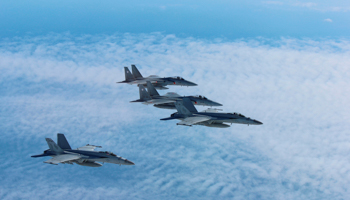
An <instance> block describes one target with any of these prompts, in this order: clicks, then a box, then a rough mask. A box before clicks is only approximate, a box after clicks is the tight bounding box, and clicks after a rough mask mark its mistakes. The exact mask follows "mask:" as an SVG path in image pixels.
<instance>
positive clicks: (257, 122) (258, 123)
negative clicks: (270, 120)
mask: <svg viewBox="0 0 350 200" xmlns="http://www.w3.org/2000/svg"><path fill="white" fill-rule="evenodd" d="M253 121H254V123H255V124H256V125H262V124H263V123H262V122H260V121H258V120H253Z"/></svg>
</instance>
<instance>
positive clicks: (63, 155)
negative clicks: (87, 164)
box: [44, 154, 81, 165]
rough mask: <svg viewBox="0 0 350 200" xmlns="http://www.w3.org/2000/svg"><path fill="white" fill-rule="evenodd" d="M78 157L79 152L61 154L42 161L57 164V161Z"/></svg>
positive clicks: (62, 161) (61, 161)
mask: <svg viewBox="0 0 350 200" xmlns="http://www.w3.org/2000/svg"><path fill="white" fill-rule="evenodd" d="M79 158H81V156H80V155H79V154H61V155H57V156H55V157H53V158H51V159H50V160H47V161H45V162H44V163H49V164H54V165H57V164H58V163H64V162H67V161H72V160H77V159H79Z"/></svg>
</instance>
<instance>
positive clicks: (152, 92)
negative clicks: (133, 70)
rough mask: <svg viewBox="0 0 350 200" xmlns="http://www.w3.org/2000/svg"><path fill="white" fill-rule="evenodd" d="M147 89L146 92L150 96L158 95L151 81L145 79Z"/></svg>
mask: <svg viewBox="0 0 350 200" xmlns="http://www.w3.org/2000/svg"><path fill="white" fill-rule="evenodd" d="M147 90H148V94H149V95H150V96H151V97H152V96H159V93H158V92H157V90H156V88H154V86H153V85H152V83H151V82H149V81H147Z"/></svg>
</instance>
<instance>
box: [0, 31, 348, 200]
mask: <svg viewBox="0 0 350 200" xmlns="http://www.w3.org/2000/svg"><path fill="white" fill-rule="evenodd" d="M131 64H136V66H137V67H138V68H139V70H140V72H141V73H142V75H144V76H148V75H159V76H161V77H166V76H182V77H184V78H185V79H187V80H190V81H193V82H195V83H197V84H198V86H196V87H179V86H170V87H169V88H170V89H169V90H165V91H159V92H160V93H161V94H165V93H166V92H177V93H178V94H180V95H195V94H197V95H204V96H206V97H208V98H209V99H211V100H214V101H217V102H219V103H222V104H223V105H224V106H223V107H221V109H223V110H224V111H225V112H240V113H242V114H244V115H246V116H248V117H251V118H253V119H257V120H259V121H261V122H263V123H264V124H263V125H261V126H246V125H239V124H236V125H235V124H233V125H232V126H231V127H230V128H227V129H218V128H209V127H202V126H193V127H183V126H176V122H177V121H176V120H172V121H160V120H159V119H160V118H164V117H168V116H169V115H170V114H171V113H173V112H175V110H174V111H172V110H162V109H158V108H155V107H153V106H145V105H142V104H138V103H129V101H131V100H135V99H138V98H139V96H138V95H139V94H138V88H137V87H136V86H135V85H127V84H117V83H116V82H118V81H122V80H124V70H123V67H124V66H129V67H130V65H131ZM349 66H350V43H349V41H348V40H329V39H319V40H311V39H293V38H280V39H277V40H272V39H265V38H256V39H254V40H244V39H242V40H235V41H227V40H223V39H216V40H204V39H195V38H180V37H176V36H175V35H163V34H161V33H152V34H137V35H133V34H115V35H85V36H72V35H70V34H51V35H46V36H40V37H24V38H10V39H2V40H1V41H0V130H1V135H0V149H1V152H2V156H1V160H0V171H1V172H0V198H1V199H38V198H44V199H45V198H46V199H47V198H50V199H62V198H69V199H96V198H97V199H108V198H116V199H180V198H183V199H213V198H219V199H347V198H350V195H349V192H348V188H349V187H350V172H349V169H350V165H349V164H350V163H349V162H350V160H349V159H348V155H349V151H350V146H349V142H350V136H349V134H348V130H349V128H350V127H349V119H350V118H349V117H350V106H349V97H350V95H349V94H350V81H349V80H350V79H349V77H350V70H349ZM197 109H198V110H204V109H205V107H197ZM56 133H64V134H65V135H66V137H67V139H68V141H69V142H70V145H71V146H72V147H73V148H77V147H80V146H83V145H85V144H88V143H89V144H95V145H101V146H102V147H103V148H102V150H109V151H113V152H114V153H116V154H118V155H120V156H123V157H125V158H127V159H129V160H131V161H133V162H134V163H135V166H118V165H113V164H105V165H104V166H103V167H101V168H89V167H82V166H79V165H73V166H71V165H63V164H61V165H58V166H55V165H48V164H44V163H42V162H43V161H45V160H47V159H49V158H35V159H34V158H31V157H30V156H31V155H35V154H40V153H42V151H43V150H46V149H47V148H48V146H47V144H46V142H45V137H50V138H52V139H54V140H56Z"/></svg>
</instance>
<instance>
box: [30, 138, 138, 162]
mask: <svg viewBox="0 0 350 200" xmlns="http://www.w3.org/2000/svg"><path fill="white" fill-rule="evenodd" d="M45 139H46V142H47V144H48V145H49V148H50V149H48V150H45V151H44V153H43V154H40V155H34V156H31V157H44V156H51V157H53V158H51V159H50V160H47V161H45V162H44V163H49V164H54V165H57V164H58V163H63V164H73V163H76V164H78V165H82V166H88V167H101V166H102V164H101V163H98V162H102V163H105V162H106V163H113V164H119V165H135V164H134V163H133V162H131V161H129V160H127V159H125V158H122V157H120V156H117V155H115V154H114V153H112V152H109V151H94V150H95V148H102V147H101V146H95V145H90V144H87V145H86V146H83V147H79V148H77V149H72V148H71V147H70V145H69V143H68V141H67V139H66V137H65V136H64V134H62V133H58V134H57V144H56V143H55V142H54V141H53V140H52V139H51V138H45Z"/></svg>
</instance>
